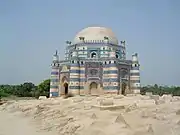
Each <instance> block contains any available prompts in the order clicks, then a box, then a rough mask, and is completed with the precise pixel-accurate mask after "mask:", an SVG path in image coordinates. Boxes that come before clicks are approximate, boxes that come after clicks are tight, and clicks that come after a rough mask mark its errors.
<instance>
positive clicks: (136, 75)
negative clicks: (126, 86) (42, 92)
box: [130, 53, 141, 94]
mask: <svg viewBox="0 0 180 135" xmlns="http://www.w3.org/2000/svg"><path fill="white" fill-rule="evenodd" d="M139 67H140V64H139V60H138V54H137V53H135V54H133V55H132V65H131V70H130V81H131V90H132V91H133V93H135V94H139V93H140V87H141V85H140V72H139Z"/></svg>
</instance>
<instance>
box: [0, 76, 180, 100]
mask: <svg viewBox="0 0 180 135" xmlns="http://www.w3.org/2000/svg"><path fill="white" fill-rule="evenodd" d="M49 89H50V79H47V80H44V81H43V82H41V83H40V84H39V85H38V86H36V85H34V84H33V83H31V82H26V83H24V84H20V85H0V97H9V96H16V97H36V98H38V97H39V96H40V95H41V96H47V97H49ZM146 92H152V94H156V95H160V96H161V95H163V94H172V95H173V96H180V87H175V86H174V87H168V86H158V85H157V84H155V85H154V86H150V85H148V86H145V87H142V88H141V94H142V95H144V94H145V93H146Z"/></svg>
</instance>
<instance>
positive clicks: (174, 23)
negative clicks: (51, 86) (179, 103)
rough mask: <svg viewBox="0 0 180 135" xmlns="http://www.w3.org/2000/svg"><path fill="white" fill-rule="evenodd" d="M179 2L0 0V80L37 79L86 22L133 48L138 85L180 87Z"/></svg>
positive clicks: (47, 72)
mask: <svg viewBox="0 0 180 135" xmlns="http://www.w3.org/2000/svg"><path fill="white" fill-rule="evenodd" d="M179 7H180V1H179V0H107V1H105V0H1V1H0V62H1V63H0V84H21V83H24V82H27V81H28V82H33V83H35V84H38V83H40V82H41V81H43V80H44V79H47V78H49V77H50V72H51V67H50V64H51V61H52V55H53V54H54V53H55V50H56V49H57V50H58V53H59V55H60V59H63V58H64V49H65V47H66V44H65V41H66V40H70V41H73V38H74V36H75V35H76V34H77V32H79V31H80V30H82V29H83V28H86V27H88V26H103V27H109V28H111V29H112V31H113V32H114V33H115V35H116V36H117V38H118V40H119V41H120V40H125V41H126V43H127V45H126V47H127V58H128V59H131V55H132V54H133V53H134V52H137V53H138V55H139V61H140V64H141V71H140V73H141V83H142V85H147V84H159V85H180V60H179V58H180V53H179V52H180V34H179V33H180V14H179V13H180V8H179Z"/></svg>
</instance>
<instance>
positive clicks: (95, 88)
mask: <svg viewBox="0 0 180 135" xmlns="http://www.w3.org/2000/svg"><path fill="white" fill-rule="evenodd" d="M89 89H90V91H89V94H91V95H98V84H97V83H96V82H92V83H91V84H90V85H89Z"/></svg>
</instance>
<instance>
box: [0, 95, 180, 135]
mask: <svg viewBox="0 0 180 135" xmlns="http://www.w3.org/2000/svg"><path fill="white" fill-rule="evenodd" d="M0 110H1V113H0V135H15V134H16V135H21V134H27V135H41V134H43V135H46V134H47V135H48V134H51V135H52V134H53V135H56V134H58V135H162V134H163V135H180V97H171V96H163V97H158V96H141V95H139V96H133V95H129V96H126V97H124V96H113V95H106V96H101V97H91V96H82V97H80V96H77V97H72V98H68V99H62V98H55V99H45V100H19V101H9V102H7V103H6V104H3V105H1V106H0Z"/></svg>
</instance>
